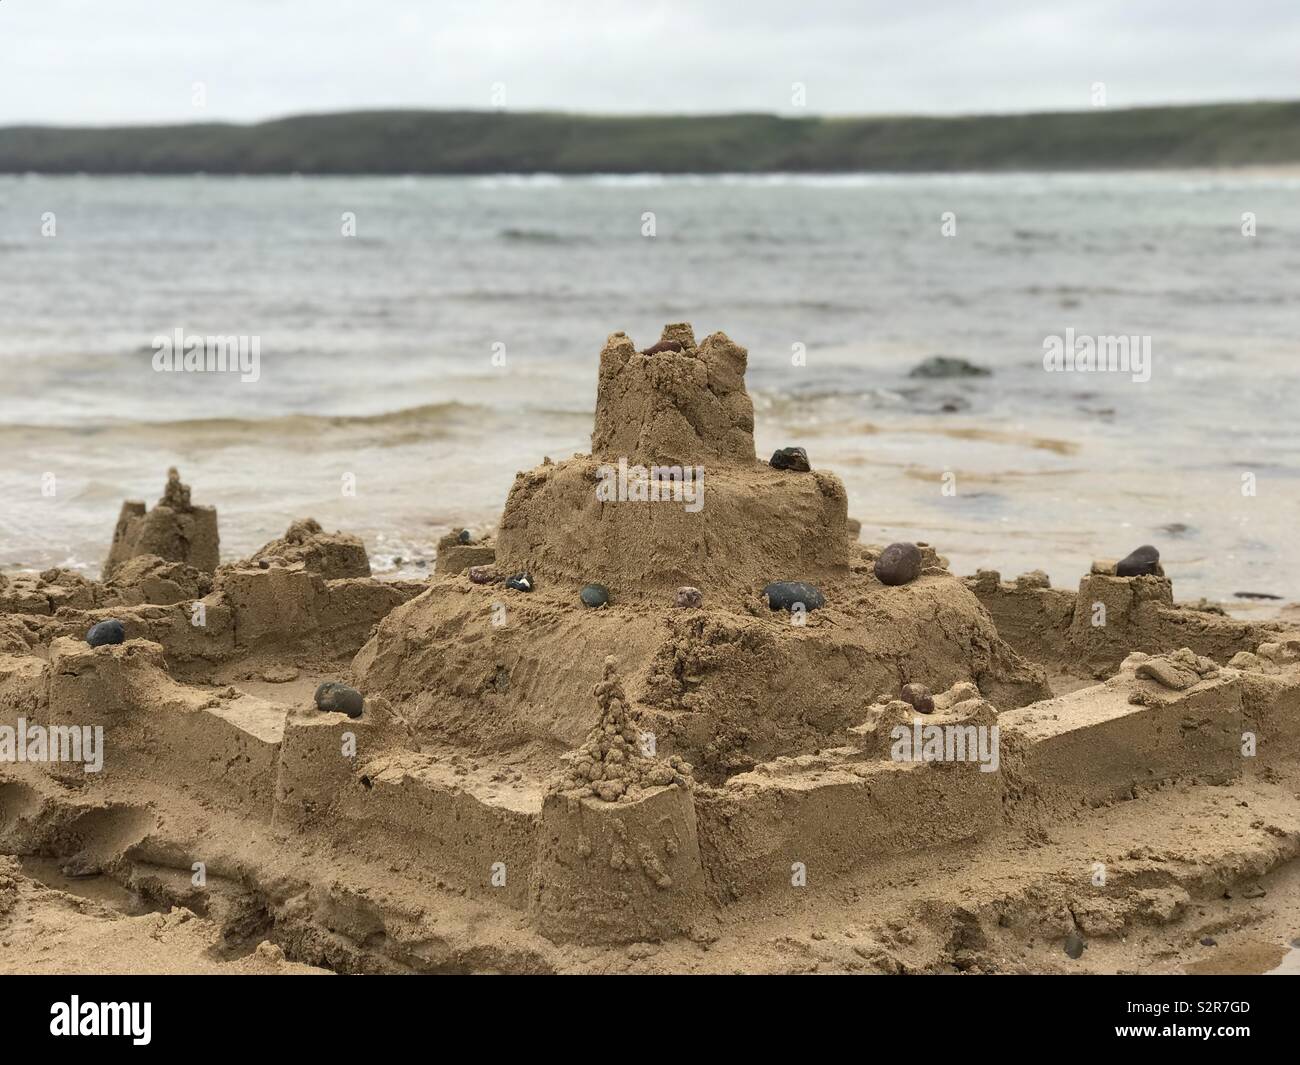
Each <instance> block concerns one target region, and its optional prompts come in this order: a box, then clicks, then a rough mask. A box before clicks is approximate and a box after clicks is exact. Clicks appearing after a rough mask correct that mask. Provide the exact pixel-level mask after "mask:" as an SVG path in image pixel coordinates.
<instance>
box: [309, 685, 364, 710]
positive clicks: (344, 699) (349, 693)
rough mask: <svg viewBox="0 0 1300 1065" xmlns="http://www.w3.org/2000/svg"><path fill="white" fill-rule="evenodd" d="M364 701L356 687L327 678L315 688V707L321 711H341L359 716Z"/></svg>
mask: <svg viewBox="0 0 1300 1065" xmlns="http://www.w3.org/2000/svg"><path fill="white" fill-rule="evenodd" d="M365 706H366V701H365V698H364V697H363V696H362V694H361V693H360V692H359V691H357V690H356V688H349V687H348V686H347V685H346V684H340V683H339V682H338V681H335V680H327V681H326V682H325V683H324V684H322V685H321V686H320V687H319V688H317V689H316V709H318V710H320V711H322V712H323V713H343V714H347V715H348V717H360V716H361V713H362V711H363V710H364V709H365Z"/></svg>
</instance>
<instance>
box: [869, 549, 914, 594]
mask: <svg viewBox="0 0 1300 1065" xmlns="http://www.w3.org/2000/svg"><path fill="white" fill-rule="evenodd" d="M920 575H921V549H920V548H919V547H917V546H916V544H890V545H889V546H888V547H887V548H885V549H884V550H883V551H882V552H880V557H879V558H878V559H876V579H877V580H878V581H880V583H881V584H890V585H898V584H907V583H908V581H914V580H916V578H917V577H919V576H920Z"/></svg>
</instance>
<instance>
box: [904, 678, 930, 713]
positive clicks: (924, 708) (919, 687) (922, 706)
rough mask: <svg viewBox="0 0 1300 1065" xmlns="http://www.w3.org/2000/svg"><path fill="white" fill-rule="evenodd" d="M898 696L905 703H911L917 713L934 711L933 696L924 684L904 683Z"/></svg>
mask: <svg viewBox="0 0 1300 1065" xmlns="http://www.w3.org/2000/svg"><path fill="white" fill-rule="evenodd" d="M898 697H899V698H900V699H902V700H903V702H905V703H911V704H912V709H913V710H915V711H916V712H917V713H918V714H932V713H934V696H933V695H931V694H930V689H929V688H927V687H926V686H925V685H924V684H904V685H903V690H902V691H901V692H899V693H898Z"/></svg>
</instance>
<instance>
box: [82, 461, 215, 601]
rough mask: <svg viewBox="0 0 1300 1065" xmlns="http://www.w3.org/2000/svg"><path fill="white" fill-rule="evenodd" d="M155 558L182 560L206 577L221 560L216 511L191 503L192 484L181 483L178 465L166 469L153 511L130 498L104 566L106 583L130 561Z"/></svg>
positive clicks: (121, 516) (120, 516)
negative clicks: (145, 557)
mask: <svg viewBox="0 0 1300 1065" xmlns="http://www.w3.org/2000/svg"><path fill="white" fill-rule="evenodd" d="M139 555H156V556H157V557H158V558H161V559H162V560H163V561H165V562H184V563H186V564H187V565H190V566H193V567H194V568H195V569H197V570H200V571H201V572H203V573H212V572H213V571H215V570H216V568H217V563H218V562H219V561H220V544H219V540H218V537H217V509H216V507H199V506H195V505H194V504H193V503H191V502H190V486H189V485H187V484H183V483H182V482H181V475H180V473H179V472H178V471H177V469H176V467H174V466H173V467H172V468H171V469H169V470H168V471H167V484H166V486H165V487H164V488H163V494H162V498H161V499H159V500H158V502H157V503H156V504H154V508H153V510H146V509H145V505H144V503H142V502H140V501H138V500H131V499H129V500H127V501H126V502H125V503H123V504H122V511H121V513H120V514H119V515H118V518H117V526H116V528H114V530H113V545H112V547H110V548H109V551H108V561H106V562H105V563H104V579H105V580H107V579H108V578H110V577H112V576H113V571H114V570H116V569H117V568H118V567H119V566H121V565H122V564H123V563H124V562H126V561H128V560H129V559H132V558H136V557H137V556H139Z"/></svg>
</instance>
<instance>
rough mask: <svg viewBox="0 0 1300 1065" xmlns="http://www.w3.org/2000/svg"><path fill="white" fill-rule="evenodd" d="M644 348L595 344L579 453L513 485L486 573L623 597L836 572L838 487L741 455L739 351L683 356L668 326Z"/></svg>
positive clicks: (844, 544)
mask: <svg viewBox="0 0 1300 1065" xmlns="http://www.w3.org/2000/svg"><path fill="white" fill-rule="evenodd" d="M648 350H650V351H652V352H653V354H645V353H642V352H638V351H637V350H636V347H635V346H634V345H633V343H632V341H631V340H630V339H629V338H628V337H627V335H626V334H624V333H615V334H614V335H613V336H611V337H610V338H609V339H608V340H607V341H606V343H605V347H604V350H602V351H601V353H600V379H599V384H598V386H597V394H596V421H595V427H594V429H593V431H592V434H591V454H590V455H585V456H576V457H574V458H573V459H570V460H568V461H565V462H560V463H555V464H551V465H544V466H541V467H539V468H538V469H536V470H533V471H532V472H530V473H526V474H520V475H519V476H518V477H517V478H516V479H515V483H514V486H513V487H512V489H511V491H510V497H509V499H508V500H507V502H506V507H505V513H504V514H503V515H502V519H501V525H500V530H499V543H498V547H497V561H498V564H499V565H500V566H501V567H503V568H504V569H506V570H527V571H529V572H531V573H534V574H535V575H536V576H537V577H538V579H539V580H541V579H544V578H545V579H551V580H568V581H575V580H576V581H578V582H579V583H582V582H584V581H587V580H600V581H601V583H602V584H604V585H606V586H607V587H609V588H610V589H611V590H612V591H613V592H614V593H615V595H620V594H621V595H624V596H627V595H661V594H662V592H663V590H664V589H671V588H675V587H678V586H680V585H693V586H697V587H700V588H702V589H704V588H713V589H718V588H722V587H727V588H733V587H737V586H742V585H751V584H754V583H755V582H757V583H758V584H759V586H760V587H761V586H762V584H764V583H766V582H767V581H770V580H774V579H785V578H791V579H800V580H824V579H828V578H831V577H834V576H840V577H842V576H844V575H845V574H847V572H848V565H849V546H848V534H847V524H846V522H847V495H846V493H845V491H844V485H843V484H842V483H841V482H840V480H839V478H838V477H836V476H835V475H834V474H831V473H826V472H823V471H813V472H811V473H807V474H791V473H790V472H788V471H782V470H775V469H773V468H772V467H771V466H769V465H767V464H766V463H764V462H761V461H759V460H758V458H757V457H756V456H755V453H754V407H753V404H752V403H751V402H750V398H749V393H748V392H747V391H746V389H745V367H746V361H747V353H746V351H745V349H744V348H742V347H740V345H738V344H736V343H734V342H732V341H731V340H729V339H728V338H727V336H726V335H725V334H723V333H714V334H712V335H711V336H709V337H707V338H705V340H704V341H703V343H701V344H699V345H698V346H697V345H696V343H695V337H694V334H693V333H692V332H691V327H690V326H689V325H685V324H678V325H669V326H667V327H665V329H664V331H663V336H662V338H661V339H660V342H659V343H658V344H656V345H654V346H653V348H651V349H648ZM602 484H603V485H605V486H606V487H608V488H610V489H611V490H610V491H606V492H603V493H602V492H598V491H597V488H599V487H601V486H602ZM638 489H642V490H643V491H641V492H639V491H638ZM640 495H644V496H645V497H646V498H639V496H640ZM610 496H613V498H609V497H610ZM679 497H680V498H679Z"/></svg>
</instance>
